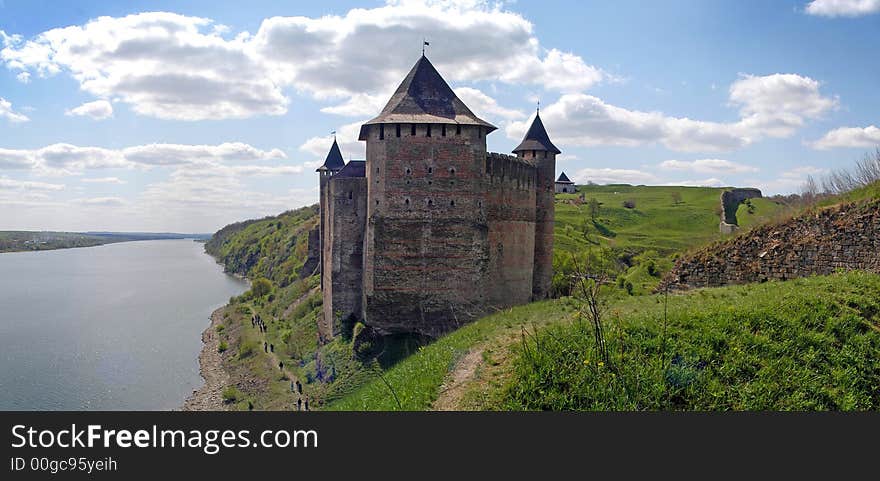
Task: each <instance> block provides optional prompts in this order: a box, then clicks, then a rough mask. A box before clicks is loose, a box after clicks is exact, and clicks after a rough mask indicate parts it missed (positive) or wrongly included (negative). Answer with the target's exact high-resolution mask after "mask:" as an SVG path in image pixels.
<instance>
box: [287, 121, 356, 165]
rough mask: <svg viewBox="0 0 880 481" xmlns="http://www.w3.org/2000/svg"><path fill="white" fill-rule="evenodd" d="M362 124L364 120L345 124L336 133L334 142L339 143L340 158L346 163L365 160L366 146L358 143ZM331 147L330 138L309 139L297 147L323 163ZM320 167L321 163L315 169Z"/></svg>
mask: <svg viewBox="0 0 880 481" xmlns="http://www.w3.org/2000/svg"><path fill="white" fill-rule="evenodd" d="M364 122H366V120H363V121H360V122H354V123H351V124H346V125H343V126H342V127H340V128H339V130H337V131H336V141H337V142H338V143H339V150H340V151H341V152H342V157H343V158H344V159H345V160H346V162H347V161H349V160H352V159H364V158H366V151H365V149H366V146H365V145H364V142H360V141H358V135H359V134H360V129H361V124H363V123H364ZM331 145H333V139H332V138H331V137H328V136H321V137H311V138H309V139H307V140H306V141H305V142H303V144H302V145H300V146H299V150H302V151H303V152H308V153H310V154H312V156H314V157H315V159H320V160H321V161H323V160H324V159H325V158H326V157H327V152H330V146H331ZM320 165H321V163H318V164H317V165H316V166H315V167H316V168H317V167H318V166H320Z"/></svg>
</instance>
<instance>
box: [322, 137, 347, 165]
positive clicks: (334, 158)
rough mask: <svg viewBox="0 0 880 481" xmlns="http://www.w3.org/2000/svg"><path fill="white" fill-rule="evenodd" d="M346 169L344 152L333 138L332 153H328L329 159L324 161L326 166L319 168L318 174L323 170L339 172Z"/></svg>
mask: <svg viewBox="0 0 880 481" xmlns="http://www.w3.org/2000/svg"><path fill="white" fill-rule="evenodd" d="M343 167H345V160H343V158H342V152H340V150H339V144H337V143H336V138H335V137H334V138H333V145H332V146H330V152H328V153H327V158H326V159H325V160H324V165H322V166H320V167H318V169H317V170H316V172H320V171H322V170H332V171H334V172H335V171H339V170H342V168H343Z"/></svg>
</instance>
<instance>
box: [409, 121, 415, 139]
mask: <svg viewBox="0 0 880 481" xmlns="http://www.w3.org/2000/svg"><path fill="white" fill-rule="evenodd" d="M409 135H410V136H412V137H415V136H416V124H412V125H410V126H409Z"/></svg>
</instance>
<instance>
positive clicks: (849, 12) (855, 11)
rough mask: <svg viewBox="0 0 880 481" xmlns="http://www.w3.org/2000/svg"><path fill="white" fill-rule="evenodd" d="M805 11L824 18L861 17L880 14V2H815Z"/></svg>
mask: <svg viewBox="0 0 880 481" xmlns="http://www.w3.org/2000/svg"><path fill="white" fill-rule="evenodd" d="M805 10H806V12H807V13H808V14H810V15H819V16H822V17H859V16H862V15H870V14H872V13H877V12H880V0H813V1H812V2H810V3H809V4H808V5H807V8H806V9H805Z"/></svg>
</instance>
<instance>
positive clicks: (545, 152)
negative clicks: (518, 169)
mask: <svg viewBox="0 0 880 481" xmlns="http://www.w3.org/2000/svg"><path fill="white" fill-rule="evenodd" d="M544 158H545V159H546V158H547V151H546V150H545V151H544Z"/></svg>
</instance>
